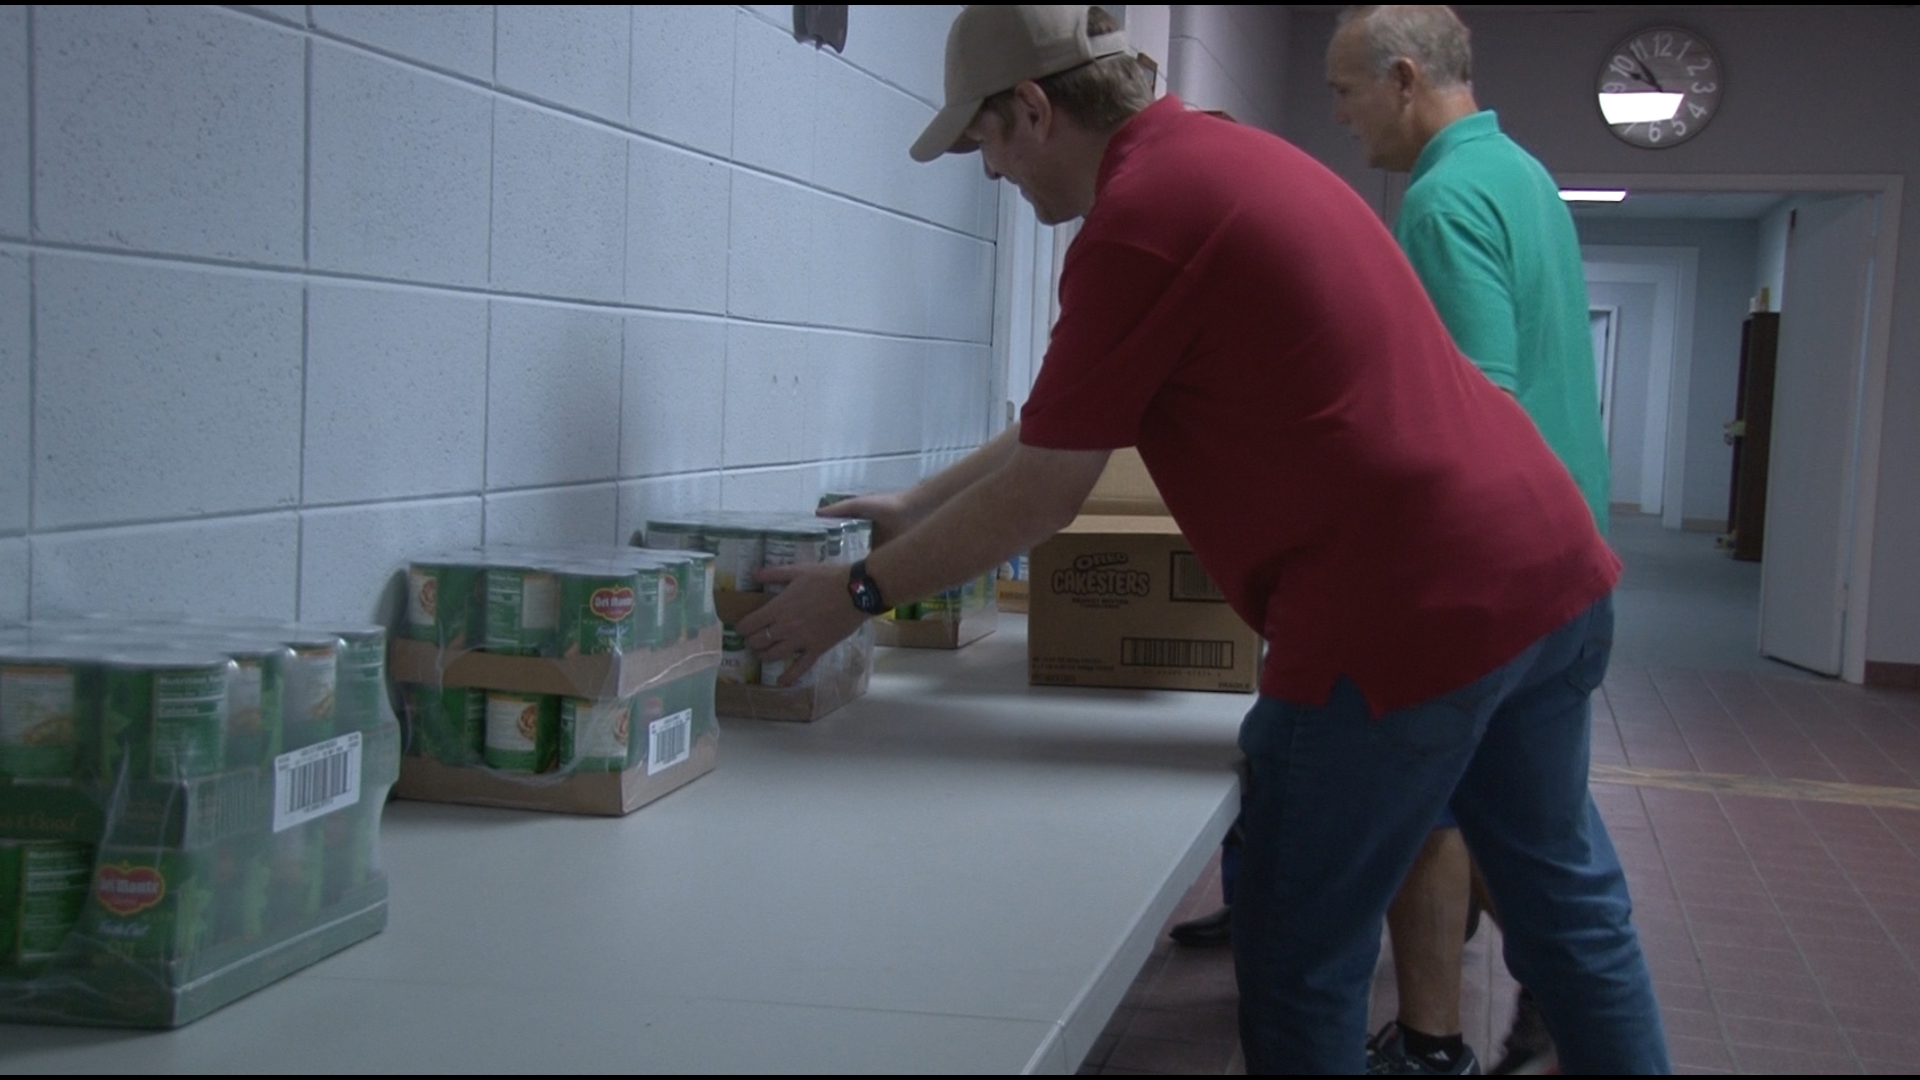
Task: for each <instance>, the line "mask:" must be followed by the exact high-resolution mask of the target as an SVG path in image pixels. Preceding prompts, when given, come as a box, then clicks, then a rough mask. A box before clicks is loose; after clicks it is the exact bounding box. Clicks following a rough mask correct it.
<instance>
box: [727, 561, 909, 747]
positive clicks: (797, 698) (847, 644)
mask: <svg viewBox="0 0 1920 1080" xmlns="http://www.w3.org/2000/svg"><path fill="white" fill-rule="evenodd" d="M771 599H773V597H771V596H769V595H767V594H766V593H751V592H717V593H714V594H713V606H714V609H715V610H716V611H718V612H719V614H720V621H721V622H723V623H725V624H726V625H728V626H732V625H734V624H736V623H738V622H739V621H740V620H741V619H743V618H746V616H747V615H748V614H749V613H750V612H752V611H754V610H755V609H757V608H759V607H760V606H761V605H763V604H765V603H766V602H767V601H769V600H771ZM880 621H881V620H878V619H869V620H868V621H867V623H866V625H864V626H862V627H861V628H860V629H859V630H858V631H857V632H855V634H854V635H853V637H851V638H849V639H848V640H846V641H844V642H842V643H841V644H840V646H839V648H840V650H841V655H840V656H839V657H838V658H835V657H831V656H830V657H828V658H827V659H825V660H822V661H821V662H820V663H818V664H816V665H814V668H813V670H812V671H811V672H809V673H808V676H807V678H808V681H807V683H806V684H805V685H802V686H791V687H784V688H783V687H778V686H744V685H741V684H740V683H728V682H723V683H720V684H719V685H718V686H716V687H715V688H714V707H715V709H716V711H718V712H719V714H720V715H721V716H736V717H740V718H742V719H747V720H793V721H799V722H802V723H808V722H811V721H814V720H818V719H820V718H821V717H823V716H825V715H827V714H828V713H830V712H832V711H833V710H835V709H838V708H839V707H840V706H842V705H845V704H846V703H847V702H849V701H852V700H853V699H854V698H857V697H859V696H861V695H862V694H865V693H866V692H867V682H868V678H869V676H870V675H871V673H872V670H873V645H874V631H873V627H874V624H875V623H877V622H880ZM836 660H837V662H835V661H836Z"/></svg>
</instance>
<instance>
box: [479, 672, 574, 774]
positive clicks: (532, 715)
mask: <svg viewBox="0 0 1920 1080" xmlns="http://www.w3.org/2000/svg"><path fill="white" fill-rule="evenodd" d="M559 731H560V699H559V698H557V697H554V696H552V695H549V694H515V693H509V692H507V691H504V690H489V691H487V747H486V752H485V758H486V762H487V765H488V766H490V767H492V768H495V769H499V770H502V771H503V772H523V773H538V772H546V771H547V770H548V769H551V768H553V762H554V757H555V756H556V755H555V751H556V749H557V743H558V741H559V738H558V736H559Z"/></svg>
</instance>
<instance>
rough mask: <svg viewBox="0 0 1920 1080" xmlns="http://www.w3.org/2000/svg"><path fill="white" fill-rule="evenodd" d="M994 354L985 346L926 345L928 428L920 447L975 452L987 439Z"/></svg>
mask: <svg viewBox="0 0 1920 1080" xmlns="http://www.w3.org/2000/svg"><path fill="white" fill-rule="evenodd" d="M992 364H993V350H992V349H990V348H988V347H987V346H985V345H966V344H956V343H953V342H945V341H936V342H929V343H928V344H927V365H926V380H927V381H926V386H925V388H924V390H923V391H922V393H923V394H924V395H925V397H926V401H927V408H926V413H925V416H926V424H925V426H924V428H923V429H922V431H921V433H920V446H921V447H922V448H924V449H928V450H949V449H954V448H961V449H968V450H970V449H972V448H974V447H976V446H979V445H980V444H981V443H983V442H985V441H986V439H987V424H988V421H989V420H990V418H991V417H992V414H993V413H992V403H991V402H990V401H989V397H988V395H989V392H990V390H991V380H992Z"/></svg>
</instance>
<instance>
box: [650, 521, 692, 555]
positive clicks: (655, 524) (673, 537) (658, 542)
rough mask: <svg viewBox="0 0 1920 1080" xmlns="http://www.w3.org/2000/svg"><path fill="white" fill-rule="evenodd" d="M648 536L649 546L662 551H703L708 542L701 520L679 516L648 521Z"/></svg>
mask: <svg viewBox="0 0 1920 1080" xmlns="http://www.w3.org/2000/svg"><path fill="white" fill-rule="evenodd" d="M646 538H647V546H648V547H650V548H656V549H658V550H660V551H701V550H704V549H705V547H706V542H707V541H706V536H705V533H704V530H703V529H702V527H701V524H700V523H699V522H697V521H690V520H685V519H678V518H676V519H668V518H660V519H657V520H654V521H649V522H647V531H646Z"/></svg>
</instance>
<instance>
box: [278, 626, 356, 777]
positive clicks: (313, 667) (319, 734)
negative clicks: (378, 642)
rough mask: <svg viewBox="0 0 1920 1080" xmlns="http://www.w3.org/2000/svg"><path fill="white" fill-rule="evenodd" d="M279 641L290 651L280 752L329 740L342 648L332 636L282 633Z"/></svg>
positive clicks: (333, 732) (337, 702) (332, 723)
mask: <svg viewBox="0 0 1920 1080" xmlns="http://www.w3.org/2000/svg"><path fill="white" fill-rule="evenodd" d="M280 641H281V643H282V644H284V645H285V646H286V647H287V648H289V649H291V650H293V661H292V663H290V664H289V665H288V666H287V678H286V683H285V692H284V694H283V703H282V713H283V715H284V717H285V731H284V733H283V735H282V737H281V740H280V746H281V752H282V753H285V752H286V751H290V750H298V749H300V748H302V747H306V746H312V745H313V744H314V743H317V742H325V741H326V740H328V739H331V738H333V736H334V735H335V734H336V731H335V713H336V711H337V709H338V706H339V693H340V654H341V652H342V651H344V649H345V646H344V645H343V644H342V643H341V641H340V639H339V638H338V637H336V636H334V635H333V634H327V633H312V632H303V631H292V632H283V633H282V634H281V635H280Z"/></svg>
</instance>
